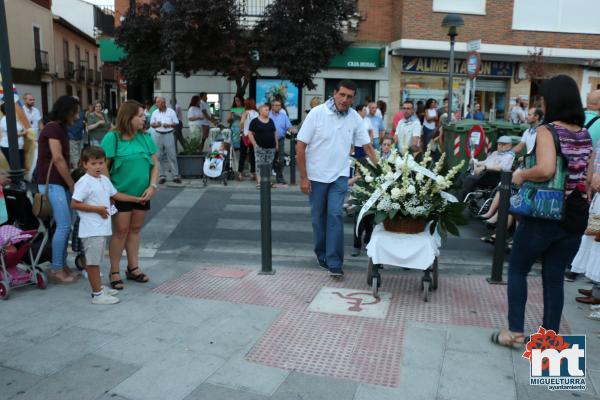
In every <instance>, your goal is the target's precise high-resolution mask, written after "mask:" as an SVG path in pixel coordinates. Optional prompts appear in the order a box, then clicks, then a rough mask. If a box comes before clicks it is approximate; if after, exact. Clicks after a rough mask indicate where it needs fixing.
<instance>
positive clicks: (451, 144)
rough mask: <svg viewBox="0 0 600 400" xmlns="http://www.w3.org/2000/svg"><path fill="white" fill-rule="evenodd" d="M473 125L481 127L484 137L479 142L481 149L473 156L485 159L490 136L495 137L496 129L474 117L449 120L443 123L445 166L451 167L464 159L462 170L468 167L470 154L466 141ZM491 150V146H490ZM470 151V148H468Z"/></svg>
mask: <svg viewBox="0 0 600 400" xmlns="http://www.w3.org/2000/svg"><path fill="white" fill-rule="evenodd" d="M475 125H479V126H481V127H482V128H483V130H484V133H485V137H486V139H484V142H483V143H481V142H480V143H479V144H480V146H481V151H480V152H479V154H478V155H477V156H476V157H475V158H477V159H478V160H485V158H486V157H487V154H488V153H487V151H488V148H491V147H489V146H490V139H489V138H490V137H494V138H495V134H496V130H495V128H493V127H492V126H490V124H488V123H487V122H485V121H478V120H474V119H463V120H460V121H456V122H451V123H449V124H445V125H444V151H445V153H446V167H447V168H452V167H454V166H456V165H458V164H459V163H460V162H461V161H463V160H464V164H463V167H462V171H464V170H466V169H467V168H468V167H469V160H470V158H471V156H469V154H468V152H467V151H468V150H469V149H470V147H469V145H468V141H469V139H470V136H469V131H470V130H471V128H472V127H473V126H475ZM491 149H492V150H493V148H491ZM469 151H470V150H469Z"/></svg>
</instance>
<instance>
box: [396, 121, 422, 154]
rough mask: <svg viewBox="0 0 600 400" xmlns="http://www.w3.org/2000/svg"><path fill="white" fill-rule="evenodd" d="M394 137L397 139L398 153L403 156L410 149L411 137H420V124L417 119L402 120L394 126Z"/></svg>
mask: <svg viewBox="0 0 600 400" xmlns="http://www.w3.org/2000/svg"><path fill="white" fill-rule="evenodd" d="M396 137H397V138H398V139H397V140H398V143H397V146H398V151H399V152H400V154H402V155H404V154H405V153H406V152H407V151H408V150H409V148H410V142H411V140H412V138H413V137H419V138H420V137H421V123H420V122H419V120H418V119H412V118H411V119H408V120H407V119H406V118H402V119H401V120H400V121H398V125H396Z"/></svg>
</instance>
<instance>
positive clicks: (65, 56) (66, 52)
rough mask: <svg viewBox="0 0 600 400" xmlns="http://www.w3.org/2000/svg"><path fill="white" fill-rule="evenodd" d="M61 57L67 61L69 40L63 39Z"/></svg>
mask: <svg viewBox="0 0 600 400" xmlns="http://www.w3.org/2000/svg"><path fill="white" fill-rule="evenodd" d="M63 58H64V60H65V61H69V42H68V41H67V40H63Z"/></svg>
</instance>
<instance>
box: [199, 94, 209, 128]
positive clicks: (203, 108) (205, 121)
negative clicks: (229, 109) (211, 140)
mask: <svg viewBox="0 0 600 400" xmlns="http://www.w3.org/2000/svg"><path fill="white" fill-rule="evenodd" d="M200 111H201V112H200V115H201V116H202V119H201V120H199V121H198V122H200V125H204V126H210V119H206V118H205V117H204V113H203V112H202V111H206V113H207V114H208V116H209V117H210V107H209V106H208V103H207V102H205V101H204V100H200Z"/></svg>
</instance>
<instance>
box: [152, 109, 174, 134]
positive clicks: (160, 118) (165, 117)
mask: <svg viewBox="0 0 600 400" xmlns="http://www.w3.org/2000/svg"><path fill="white" fill-rule="evenodd" d="M158 122H160V123H163V124H178V123H179V119H178V118H177V114H175V111H173V109H172V108H167V109H165V111H164V112H162V111H160V110H159V109H156V110H154V112H153V113H152V116H151V117H150V125H153V124H155V123H158ZM154 129H155V130H156V132H170V131H172V130H173V129H175V128H165V127H163V126H159V127H158V128H154Z"/></svg>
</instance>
